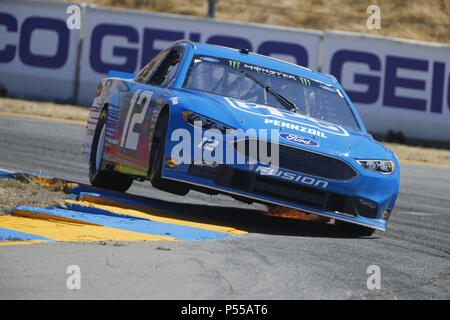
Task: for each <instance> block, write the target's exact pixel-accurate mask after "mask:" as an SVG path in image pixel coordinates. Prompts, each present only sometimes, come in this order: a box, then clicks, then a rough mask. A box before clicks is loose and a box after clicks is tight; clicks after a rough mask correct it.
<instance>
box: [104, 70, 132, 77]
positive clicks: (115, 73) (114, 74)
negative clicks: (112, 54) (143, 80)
mask: <svg viewBox="0 0 450 320" xmlns="http://www.w3.org/2000/svg"><path fill="white" fill-rule="evenodd" d="M108 78H120V79H134V78H136V75H135V74H134V73H128V72H122V71H117V70H109V72H108Z"/></svg>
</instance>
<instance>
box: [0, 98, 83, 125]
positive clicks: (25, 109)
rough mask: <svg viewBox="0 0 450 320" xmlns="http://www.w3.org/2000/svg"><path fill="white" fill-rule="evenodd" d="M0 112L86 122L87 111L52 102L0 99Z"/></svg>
mask: <svg viewBox="0 0 450 320" xmlns="http://www.w3.org/2000/svg"><path fill="white" fill-rule="evenodd" d="M0 112H8V113H19V114H28V115H35V116H42V117H48V118H54V119H65V120H76V121H86V120H87V118H88V114H89V109H88V108H83V107H78V106H73V105H66V104H57V103H53V102H37V101H28V100H21V99H12V98H0Z"/></svg>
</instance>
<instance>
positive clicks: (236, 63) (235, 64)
mask: <svg viewBox="0 0 450 320" xmlns="http://www.w3.org/2000/svg"><path fill="white" fill-rule="evenodd" d="M228 63H229V64H230V67H231V68H239V65H240V64H241V63H240V62H239V61H234V60H228Z"/></svg>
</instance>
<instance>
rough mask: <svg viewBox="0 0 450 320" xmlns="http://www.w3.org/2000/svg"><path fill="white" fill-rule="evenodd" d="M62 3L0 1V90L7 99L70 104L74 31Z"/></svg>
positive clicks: (75, 43)
mask: <svg viewBox="0 0 450 320" xmlns="http://www.w3.org/2000/svg"><path fill="white" fill-rule="evenodd" d="M67 6H68V4H63V3H52V2H31V1H14V0H12V1H11V0H1V1H0V90H2V91H4V92H6V94H7V95H8V96H13V97H22V98H30V99H37V100H43V99H48V100H54V101H61V102H64V101H68V102H73V101H74V98H75V97H74V88H75V73H76V66H77V52H78V42H79V31H78V30H69V29H68V27H67V26H66V19H67V14H66V8H67Z"/></svg>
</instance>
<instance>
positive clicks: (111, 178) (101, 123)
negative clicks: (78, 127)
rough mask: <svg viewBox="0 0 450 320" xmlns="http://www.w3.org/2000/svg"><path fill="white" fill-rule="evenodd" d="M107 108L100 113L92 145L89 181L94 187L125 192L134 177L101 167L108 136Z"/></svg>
mask: <svg viewBox="0 0 450 320" xmlns="http://www.w3.org/2000/svg"><path fill="white" fill-rule="evenodd" d="M107 116H108V111H107V109H104V110H103V111H102V113H101V114H100V118H99V119H98V122H97V126H96V128H95V132H94V137H93V140H92V146H91V156H90V160H89V181H90V182H91V184H92V185H93V186H94V187H100V188H104V189H109V190H113V191H119V192H125V191H127V190H128V189H129V188H130V187H131V184H132V183H133V178H131V177H129V176H127V175H124V174H120V173H117V172H111V171H105V170H102V169H101V164H102V159H103V148H104V146H105V138H106V118H107Z"/></svg>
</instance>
